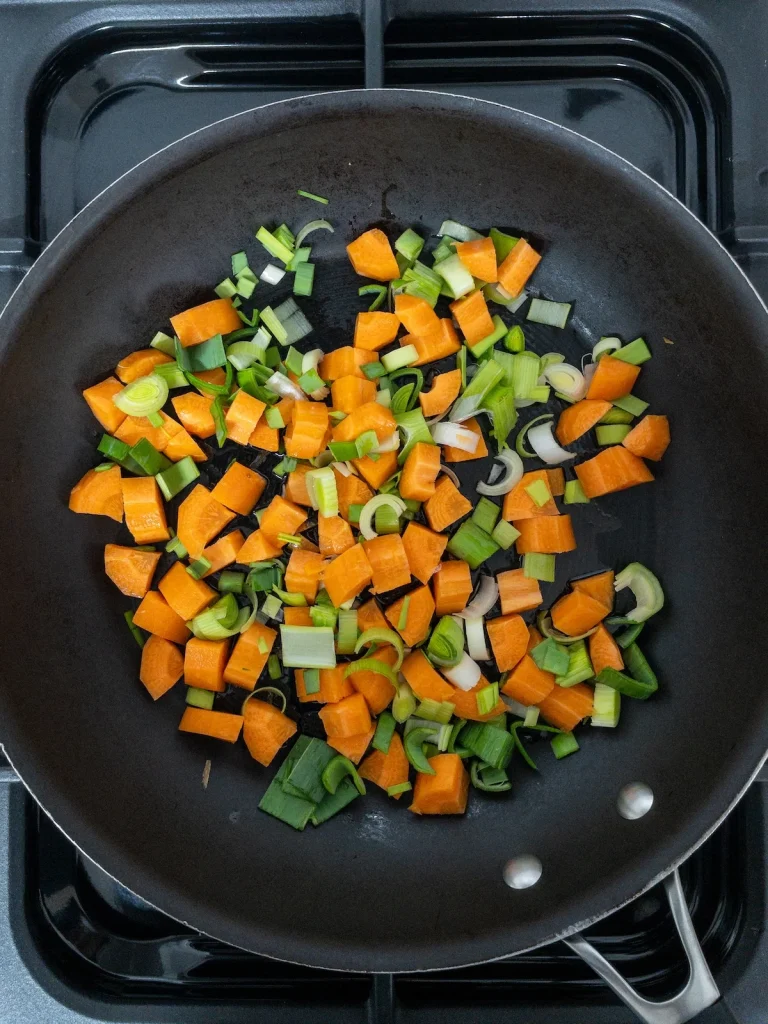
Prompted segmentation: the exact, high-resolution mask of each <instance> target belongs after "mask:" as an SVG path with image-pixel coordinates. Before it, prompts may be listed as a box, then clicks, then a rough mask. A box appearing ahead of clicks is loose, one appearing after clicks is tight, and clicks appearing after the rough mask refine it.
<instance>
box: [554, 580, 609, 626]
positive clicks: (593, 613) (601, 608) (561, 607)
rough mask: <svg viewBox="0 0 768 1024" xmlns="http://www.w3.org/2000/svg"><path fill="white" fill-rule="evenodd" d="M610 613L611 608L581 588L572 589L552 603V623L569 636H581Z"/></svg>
mask: <svg viewBox="0 0 768 1024" xmlns="http://www.w3.org/2000/svg"><path fill="white" fill-rule="evenodd" d="M609 613H610V608H606V607H605V605H604V604H600V602H599V601H596V600H595V599H594V597H590V596H589V594H585V593H584V592H583V591H580V590H572V591H571V593H570V594H566V595H565V596H564V597H561V598H560V599H559V600H558V601H555V603H554V604H553V605H552V625H553V626H554V627H555V629H559V630H560V632H561V633H565V634H566V635H567V636H580V634H582V633H586V632H587V630H588V629H592V627H593V626H596V625H597V624H598V622H601V621H602V620H603V619H604V618H605V617H606V615H608V614H609Z"/></svg>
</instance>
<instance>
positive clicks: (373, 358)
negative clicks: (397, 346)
mask: <svg viewBox="0 0 768 1024" xmlns="http://www.w3.org/2000/svg"><path fill="white" fill-rule="evenodd" d="M378 359H379V357H378V356H377V355H376V353H375V352H369V351H368V350H367V349H364V348H353V347H352V345H344V346H342V347H341V348H335V349H333V351H332V352H326V354H325V355H324V356H323V358H322V359H321V360H320V365H319V367H318V369H317V372H318V373H319V375H320V376H321V377H322V378H323V380H325V381H336V380H338V379H339V378H340V377H362V378H363V379H364V380H367V379H368V378H367V377H366V376H365V374H364V373H363V369H362V368H363V367H364V366H365V365H366V364H367V363H376V362H378Z"/></svg>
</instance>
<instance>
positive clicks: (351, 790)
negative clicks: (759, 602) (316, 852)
mask: <svg viewBox="0 0 768 1024" xmlns="http://www.w3.org/2000/svg"><path fill="white" fill-rule="evenodd" d="M359 795H360V794H359V793H358V791H357V790H356V789H355V786H354V783H353V782H352V780H351V779H349V778H347V779H342V781H341V784H340V785H339V787H338V789H337V790H336V792H335V793H326V794H325V796H324V797H323V799H322V800H321V801H320V803H319V804H317V806H316V807H315V809H314V811H313V812H312V815H311V821H312V824H313V825H322V823H323V822H324V821H328V819H329V818H332V817H333V816H334V815H335V814H338V813H339V811H343V810H344V808H345V807H347V806H348V805H349V804H351V803H352V801H353V800H357V798H358V796H359Z"/></svg>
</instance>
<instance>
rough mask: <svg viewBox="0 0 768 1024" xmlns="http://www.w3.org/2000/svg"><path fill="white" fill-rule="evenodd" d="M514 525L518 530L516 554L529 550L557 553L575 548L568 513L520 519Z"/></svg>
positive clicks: (523, 553) (522, 553)
mask: <svg viewBox="0 0 768 1024" xmlns="http://www.w3.org/2000/svg"><path fill="white" fill-rule="evenodd" d="M514 525H515V528H516V529H518V530H519V531H520V536H519V537H518V538H517V540H516V541H515V547H516V548H517V553H518V555H525V554H528V552H529V551H534V552H535V551H538V552H539V553H540V554H542V555H557V554H561V553H562V552H564V551H575V550H576V538H575V537H574V535H573V525H572V523H571V517H570V516H569V515H563V516H541V517H540V518H539V519H520V520H518V521H517V522H515V524H514Z"/></svg>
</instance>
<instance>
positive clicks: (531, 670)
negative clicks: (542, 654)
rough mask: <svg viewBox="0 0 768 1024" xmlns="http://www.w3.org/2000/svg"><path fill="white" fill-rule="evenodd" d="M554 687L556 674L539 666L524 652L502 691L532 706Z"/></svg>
mask: <svg viewBox="0 0 768 1024" xmlns="http://www.w3.org/2000/svg"><path fill="white" fill-rule="evenodd" d="M554 688H555V677H554V675H553V674H552V673H551V672H545V671H544V670H543V669H541V668H539V666H538V665H537V664H536V662H535V661H534V660H533V658H532V657H531V656H530V654H524V655H523V657H522V658H521V659H520V661H519V662H518V663H517V665H515V667H514V668H513V669H512V671H511V672H510V673H509V675H508V676H507V677H506V679H505V680H504V685H503V686H502V687H501V692H502V693H503V694H505V695H506V696H507V697H512V699H513V700H516V701H518V702H519V703H520V704H525V706H526V707H530V706H531V705H532V704H538V703H539V701H542V700H544V698H545V697H547V696H549V694H550V693H551V692H552V690H553V689H554Z"/></svg>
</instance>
